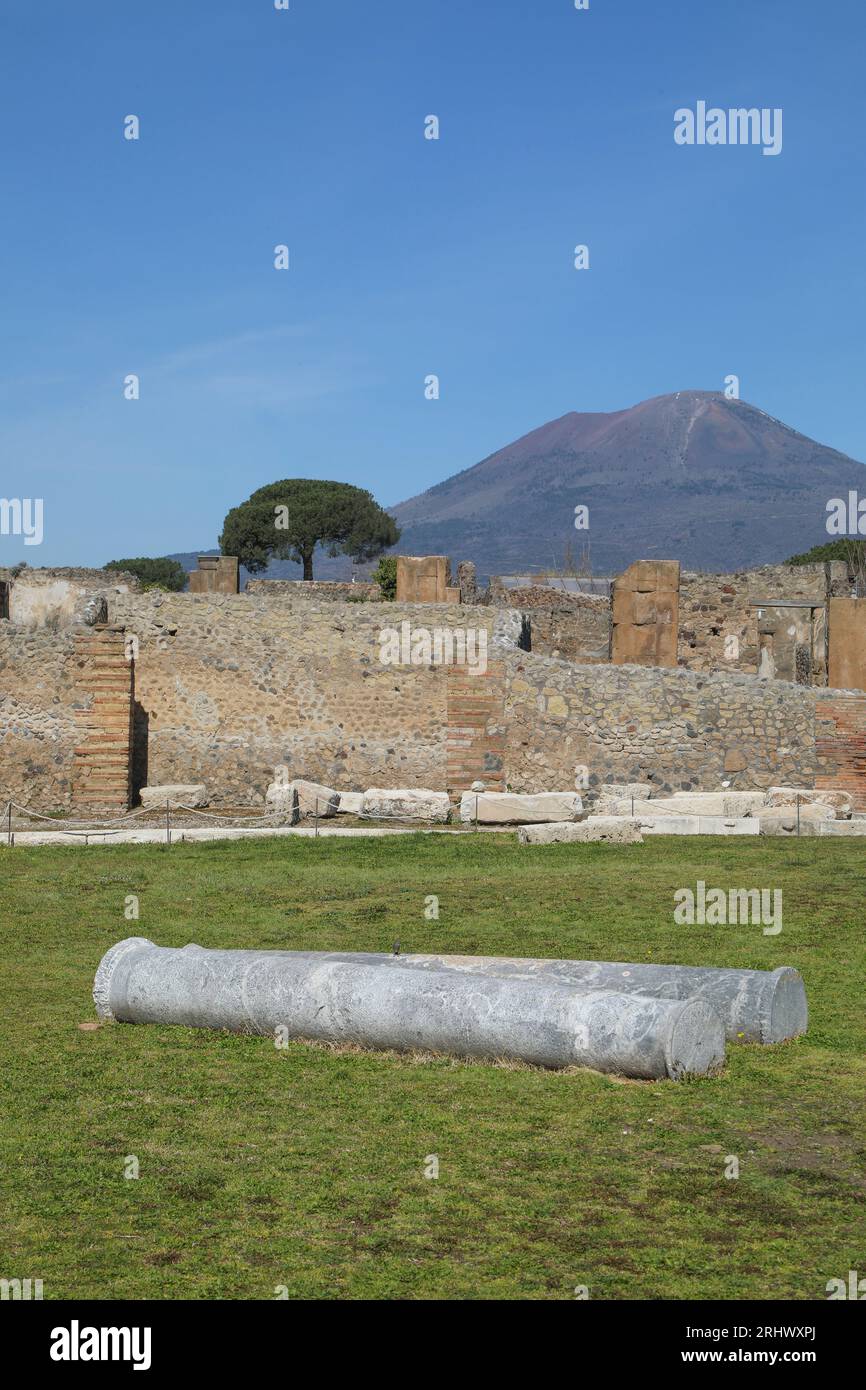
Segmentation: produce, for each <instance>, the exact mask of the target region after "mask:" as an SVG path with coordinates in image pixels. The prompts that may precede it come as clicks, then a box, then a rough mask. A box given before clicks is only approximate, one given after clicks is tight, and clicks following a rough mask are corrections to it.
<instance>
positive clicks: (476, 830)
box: [475, 792, 478, 835]
mask: <svg viewBox="0 0 866 1390" xmlns="http://www.w3.org/2000/svg"><path fill="white" fill-rule="evenodd" d="M475 833H476V835H477V834H478V793H477V792H476V793H475Z"/></svg>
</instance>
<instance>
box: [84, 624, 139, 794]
mask: <svg viewBox="0 0 866 1390" xmlns="http://www.w3.org/2000/svg"><path fill="white" fill-rule="evenodd" d="M74 661H75V671H76V676H75V688H76V713H75V722H76V724H77V726H78V728H79V730H80V734H79V740H78V744H77V746H76V748H75V762H74V768H73V774H72V805H73V808H74V809H75V810H78V811H85V812H88V813H89V812H92V811H103V810H104V811H115V812H120V811H127V810H129V800H130V775H131V761H132V708H133V664H132V662H131V661H127V659H126V655H125V651H124V636H123V629H122V628H116V627H109V626H107V625H105V624H97V625H96V626H95V627H89V628H84V629H83V630H82V631H81V632H76V634H75V656H74Z"/></svg>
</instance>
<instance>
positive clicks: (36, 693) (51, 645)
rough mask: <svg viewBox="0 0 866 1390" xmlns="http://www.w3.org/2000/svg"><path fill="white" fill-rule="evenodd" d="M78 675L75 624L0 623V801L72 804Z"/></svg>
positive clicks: (41, 806)
mask: <svg viewBox="0 0 866 1390" xmlns="http://www.w3.org/2000/svg"><path fill="white" fill-rule="evenodd" d="M75 678H76V665H75V647H74V641H73V634H72V631H71V629H65V630H64V631H61V632H52V631H49V630H48V629H47V628H45V627H41V628H29V627H19V626H18V625H17V624H14V623H9V622H0V803H3V804H4V805H5V803H6V801H7V800H9V799H12V800H14V801H17V802H19V803H20V804H21V805H29V806H33V807H34V808H35V809H36V810H39V811H44V812H47V811H55V810H60V809H62V808H65V807H67V806H68V805H69V801H70V796H71V791H72V777H73V769H74V764H75V749H76V746H77V745H78V739H79V725H78V723H77V721H76V703H77V701H78V700H79V698H80V696H79V692H78V691H77V689H76V684H75ZM0 809H2V806H0Z"/></svg>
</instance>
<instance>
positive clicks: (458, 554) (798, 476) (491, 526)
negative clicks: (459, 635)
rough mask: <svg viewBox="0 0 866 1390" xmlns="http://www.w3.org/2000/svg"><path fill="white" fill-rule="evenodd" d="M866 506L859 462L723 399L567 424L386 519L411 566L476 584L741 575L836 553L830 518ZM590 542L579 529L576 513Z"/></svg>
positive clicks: (679, 399)
mask: <svg viewBox="0 0 866 1390" xmlns="http://www.w3.org/2000/svg"><path fill="white" fill-rule="evenodd" d="M852 488H853V489H855V490H857V491H859V493H860V495H861V496H864V495H866V470H864V466H863V464H862V463H858V462H857V461H856V460H854V459H851V458H849V457H848V456H847V455H846V454H840V453H838V452H837V451H836V450H835V449H830V448H827V447H826V446H825V445H823V444H817V443H816V442H815V441H814V440H813V439H808V438H806V436H805V435H802V434H798V433H797V431H796V430H793V429H790V428H789V426H787V425H785V424H783V423H782V422H781V421H780V420H776V419H774V418H773V417H772V416H770V415H767V414H765V413H764V411H762V410H759V409H757V407H756V406H753V405H748V404H747V403H746V402H745V401H737V400H728V399H726V397H725V396H724V395H721V394H719V393H718V392H714V391H678V392H677V393H676V394H675V395H668V396H655V397H653V398H652V399H651V400H647V401H642V402H641V403H640V405H635V406H632V407H631V408H630V409H628V410H617V411H612V412H610V413H607V414H600V413H591V414H590V413H577V412H574V411H572V412H570V413H569V414H568V415H563V416H561V418H560V419H558V420H552V421H550V423H549V424H546V425H542V426H541V427H540V428H539V429H536V430H532V431H531V433H530V434H527V435H524V436H523V438H522V439H518V440H516V441H515V442H514V443H513V444H508V445H506V447H505V448H504V449H499V450H498V451H497V452H496V453H495V454H491V455H490V457H489V458H486V459H483V460H482V461H481V463H477V464H475V465H474V467H472V468H467V469H466V470H465V471H464V472H462V473H456V474H455V475H454V477H452V478H448V479H447V480H446V481H445V482H443V483H438V484H437V485H436V486H435V487H431V488H428V490H427V491H426V492H422V493H421V494H419V496H417V497H413V498H411V499H410V500H409V501H406V502H401V503H400V504H399V505H398V506H396V507H391V508H389V510H390V511H391V512H392V513H393V515H394V516H395V517H396V519H397V521H398V523H399V525H400V526H401V528H402V534H401V537H400V543H399V545H398V546H397V547H396V548H397V550H398V551H399V552H401V553H402V554H405V555H430V554H440V555H441V554H445V555H449V556H450V557H451V559H452V561H454V562H455V563H456V562H457V561H458V560H463V559H466V560H474V561H475V563H476V565H477V567H478V572H479V574H480V575H485V576H486V575H489V574H508V573H514V572H520V571H526V570H527V569H529V568H539V567H541V568H553V567H556V566H559V565H561V564H562V561H563V557H564V554H565V551H566V547H567V546H568V545H569V544H570V545H571V549H572V552H573V555H574V557H575V559H579V558H580V555H581V552H582V550H583V548H584V547H585V545H586V542H587V541H589V543H590V552H589V554H590V560H591V565H592V569H593V570H594V572H595V573H597V574H602V573H618V572H619V571H620V570H623V569H625V567H626V566H627V565H629V564H630V563H631V562H632V560H637V559H653V558H658V559H678V560H680V561H682V563H683V565H684V566H685V567H686V568H692V569H705V570H726V571H730V570H735V569H742V568H746V567H748V566H751V565H757V564H762V563H764V564H767V563H771V562H774V561H775V562H778V561H780V560H785V559H787V557H788V556H789V555H793V554H795V553H797V552H800V551H804V550H808V549H809V548H810V547H811V546H813V545H815V544H818V543H821V542H823V541H827V540H828V539H830V537H829V536H828V534H827V531H826V528H825V522H826V518H827V512H826V506H827V502H828V501H829V500H830V498H832V497H847V494H848V490H849V489H852ZM578 505H582V506H586V507H588V508H589V530H588V531H586V530H580V531H578V530H575V527H574V519H575V512H574V509H575V507H576V506H578Z"/></svg>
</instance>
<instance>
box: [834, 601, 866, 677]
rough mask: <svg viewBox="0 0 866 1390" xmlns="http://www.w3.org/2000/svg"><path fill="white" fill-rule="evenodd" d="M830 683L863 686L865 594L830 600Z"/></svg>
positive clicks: (865, 633)
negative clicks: (859, 596) (860, 596)
mask: <svg viewBox="0 0 866 1390" xmlns="http://www.w3.org/2000/svg"><path fill="white" fill-rule="evenodd" d="M829 683H830V687H831V689H833V690H866V598H831V600H830V675H829Z"/></svg>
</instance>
